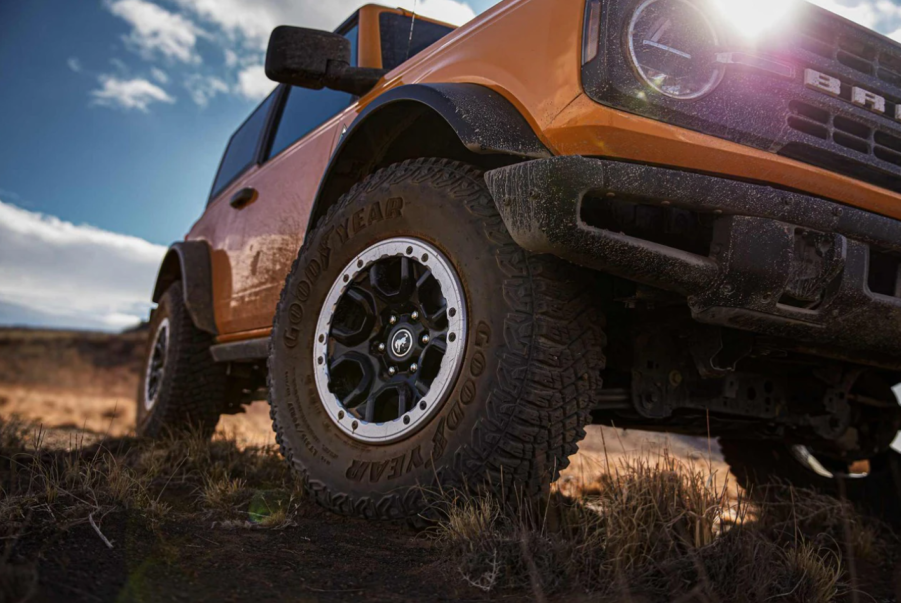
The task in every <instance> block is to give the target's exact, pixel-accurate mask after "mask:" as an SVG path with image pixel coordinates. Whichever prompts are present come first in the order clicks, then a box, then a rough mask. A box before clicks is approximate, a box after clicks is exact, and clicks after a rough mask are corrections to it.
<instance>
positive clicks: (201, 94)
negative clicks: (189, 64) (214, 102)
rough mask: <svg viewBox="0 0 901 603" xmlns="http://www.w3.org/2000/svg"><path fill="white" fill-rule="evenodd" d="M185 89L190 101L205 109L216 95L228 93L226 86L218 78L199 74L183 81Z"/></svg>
mask: <svg viewBox="0 0 901 603" xmlns="http://www.w3.org/2000/svg"><path fill="white" fill-rule="evenodd" d="M185 88H187V89H188V94H189V95H190V96H191V100H193V101H194V102H195V103H197V104H198V105H199V106H201V107H206V106H207V105H208V104H209V103H210V99H212V98H213V97H215V96H216V95H217V94H220V93H221V94H227V93H228V92H229V88H228V84H226V83H225V82H223V81H222V80H221V79H219V78H218V77H215V76H203V75H199V74H194V75H189V76H188V77H187V78H186V79H185Z"/></svg>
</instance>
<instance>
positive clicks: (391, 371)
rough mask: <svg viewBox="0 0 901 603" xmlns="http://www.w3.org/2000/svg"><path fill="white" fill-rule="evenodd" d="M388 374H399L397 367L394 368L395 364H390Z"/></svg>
mask: <svg viewBox="0 0 901 603" xmlns="http://www.w3.org/2000/svg"><path fill="white" fill-rule="evenodd" d="M388 374H389V375H391V376H392V377H393V376H394V375H396V374H397V369H396V368H394V367H393V366H389V367H388Z"/></svg>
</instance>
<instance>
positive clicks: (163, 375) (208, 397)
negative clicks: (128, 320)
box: [137, 282, 227, 438]
mask: <svg viewBox="0 0 901 603" xmlns="http://www.w3.org/2000/svg"><path fill="white" fill-rule="evenodd" d="M148 343H149V345H148V349H147V355H146V357H145V362H144V371H143V373H142V375H141V382H140V385H139V386H138V408H137V432H138V434H139V435H142V436H147V437H151V438H156V437H159V436H161V435H163V434H164V433H165V432H179V431H189V430H192V429H193V430H198V431H199V432H200V433H202V434H204V435H212V433H213V431H214V430H215V429H216V423H217V422H218V421H219V414H220V410H221V408H222V400H223V396H224V393H225V382H226V378H227V377H226V374H225V367H224V366H223V365H221V364H216V363H215V362H214V361H213V357H212V355H211V354H210V346H212V345H213V343H214V337H213V336H212V335H210V334H209V333H205V332H204V331H201V330H200V329H198V328H197V327H195V326H194V322H193V321H192V320H191V316H190V315H189V314H188V310H187V308H186V307H185V303H184V293H183V289H182V284H181V283H180V282H176V283H173V284H172V285H171V286H170V287H169V289H167V290H166V293H164V294H163V297H162V298H161V299H160V303H159V305H158V306H157V309H156V310H154V312H153V316H152V317H151V319H150V339H149V342H148Z"/></svg>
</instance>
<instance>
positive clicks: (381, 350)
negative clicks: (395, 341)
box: [379, 343, 385, 352]
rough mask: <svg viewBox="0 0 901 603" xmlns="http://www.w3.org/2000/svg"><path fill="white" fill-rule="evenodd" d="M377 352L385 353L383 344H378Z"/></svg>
mask: <svg viewBox="0 0 901 603" xmlns="http://www.w3.org/2000/svg"><path fill="white" fill-rule="evenodd" d="M379 351H380V352H384V351H385V344H384V343H380V344H379Z"/></svg>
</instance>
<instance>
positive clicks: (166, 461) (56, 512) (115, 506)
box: [0, 418, 301, 537]
mask: <svg viewBox="0 0 901 603" xmlns="http://www.w3.org/2000/svg"><path fill="white" fill-rule="evenodd" d="M0 438H2V439H0V457H2V464H0V537H14V536H15V535H16V534H19V533H21V532H22V531H23V530H25V529H26V528H35V527H38V528H42V527H52V526H55V527H59V528H65V527H69V526H72V525H74V524H77V523H83V522H87V521H88V517H89V516H91V515H93V516H94V517H95V518H101V517H103V516H105V515H106V514H108V513H109V512H113V511H121V510H129V511H132V512H135V513H138V514H139V515H143V516H144V517H146V518H147V519H149V520H151V525H153V522H156V521H159V520H162V519H165V518H167V517H169V516H170V515H171V514H172V513H177V514H179V516H181V517H187V518H190V517H195V516H196V517H197V518H204V519H208V518H210V517H213V518H214V519H229V520H235V519H236V520H246V521H250V522H253V523H254V524H255V525H260V526H263V527H280V526H284V525H287V524H290V522H291V516H292V514H293V513H296V512H297V509H298V504H297V501H298V500H300V498H301V492H300V486H299V483H298V482H297V481H296V480H295V479H294V477H293V475H292V473H291V471H290V469H289V468H288V467H287V466H286V464H285V463H284V461H283V460H282V459H281V457H280V455H279V454H278V452H277V450H275V449H274V448H273V447H263V448H255V447H244V448H242V447H240V446H238V445H237V443H236V442H235V441H234V440H233V439H228V438H221V437H220V438H216V439H214V440H212V441H210V440H209V439H207V438H204V437H202V436H201V435H200V434H199V433H196V432H195V433H189V434H187V435H182V436H175V435H172V436H169V437H165V438H163V439H161V440H158V441H147V440H137V439H134V438H119V439H107V440H104V441H102V442H100V443H99V444H95V445H92V446H90V447H83V446H81V445H77V446H75V448H74V449H72V450H45V449H43V446H42V438H41V434H40V431H39V430H35V429H34V426H33V425H28V424H25V423H22V422H21V421H14V420H4V419H2V418H0ZM186 494H187V496H185V495H186ZM192 501H193V502H192Z"/></svg>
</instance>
